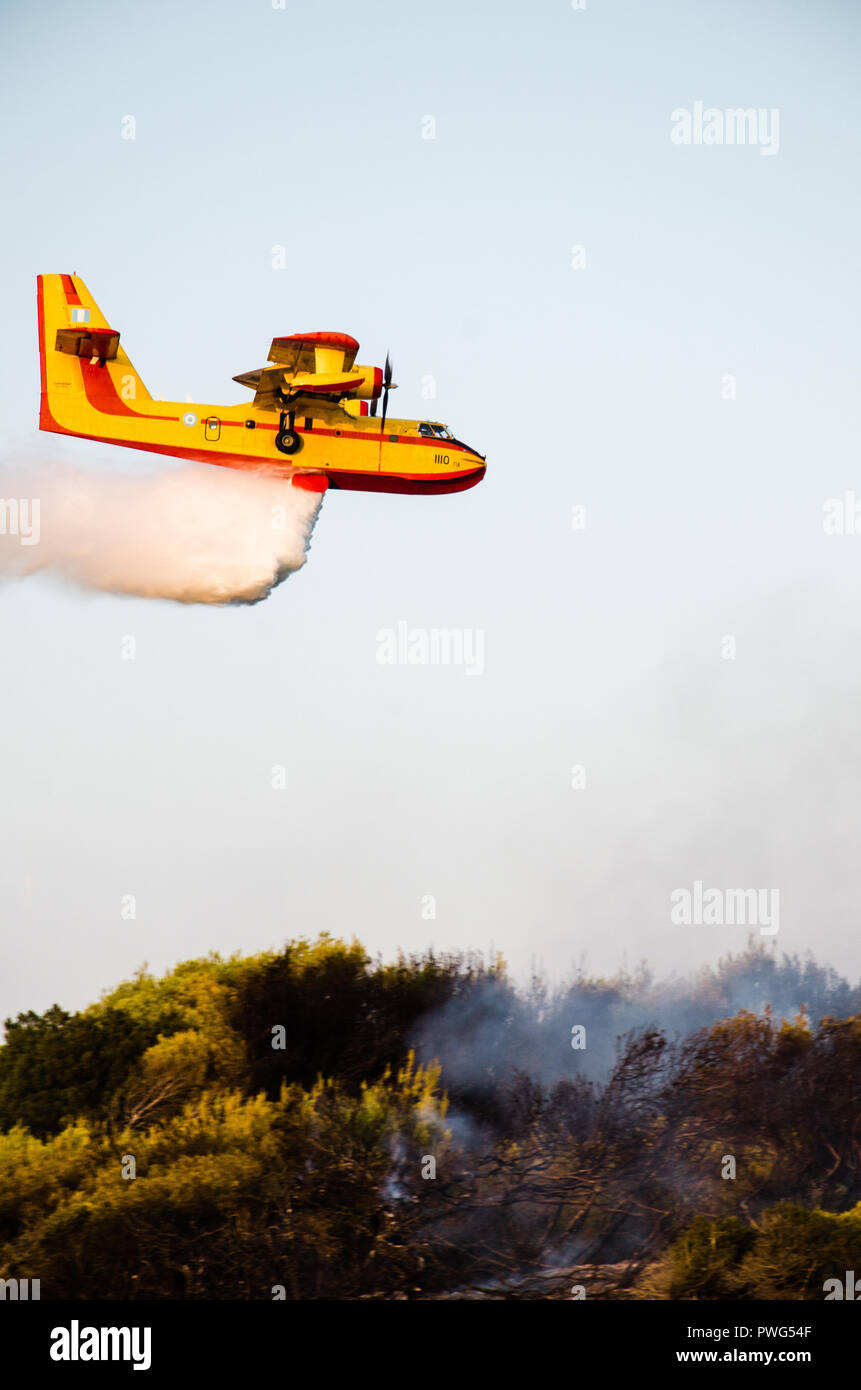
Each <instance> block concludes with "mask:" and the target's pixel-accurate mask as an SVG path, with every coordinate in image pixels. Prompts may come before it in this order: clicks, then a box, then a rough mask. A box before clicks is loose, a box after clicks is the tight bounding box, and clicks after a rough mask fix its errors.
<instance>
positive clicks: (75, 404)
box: [37, 275, 152, 435]
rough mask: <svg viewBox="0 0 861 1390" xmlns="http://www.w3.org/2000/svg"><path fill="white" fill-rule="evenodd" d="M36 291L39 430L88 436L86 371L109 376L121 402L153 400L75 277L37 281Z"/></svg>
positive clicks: (42, 277) (117, 338)
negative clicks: (93, 368) (91, 369)
mask: <svg viewBox="0 0 861 1390" xmlns="http://www.w3.org/2000/svg"><path fill="white" fill-rule="evenodd" d="M37 287H38V288H37V308H38V318H39V366H40V373H41V401H40V408H39V428H40V429H43V430H52V431H54V432H55V433H57V434H84V435H86V434H88V433H90V430H89V428H88V426H89V425H90V424H91V416H92V404H91V402H90V400H89V399H88V393H87V391H86V390H85V377H84V371H85V370H86V368H87V366H97V367H100V368H101V369H102V370H107V371H108V372H109V373H110V377H111V382H112V386H113V387H114V388H115V389H116V392H117V394H118V396H119V397H120V398H121V399H122V400H124V401H149V400H152V397H151V396H150V393H149V391H148V390H147V389H146V387H145V386H144V384H143V382H142V381H141V379H140V377H139V376H138V374H137V372H136V371H135V369H134V367H133V366H132V364H131V361H130V360H129V357H128V355H127V354H126V352H125V351H124V349H123V348H122V347H121V346H120V335H119V333H118V332H116V330H114V329H112V328H111V327H110V326H109V324H108V322H107V319H106V318H105V316H104V314H103V313H102V311H101V309H100V308H99V306H98V304H97V303H96V301H95V300H94V299H93V296H92V295H91V294H90V291H89V290H88V289H87V287H86V285H85V284H84V282H83V280H81V279H80V278H79V277H78V276H77V275H39V276H38V277H37ZM76 359H77V360H76ZM85 364H86V365H85ZM89 394H90V396H92V395H93V392H92V391H91V392H90V393H89Z"/></svg>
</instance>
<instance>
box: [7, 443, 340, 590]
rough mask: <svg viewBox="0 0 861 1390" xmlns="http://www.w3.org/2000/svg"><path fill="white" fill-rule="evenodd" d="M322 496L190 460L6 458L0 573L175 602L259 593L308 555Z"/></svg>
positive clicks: (268, 478) (287, 483)
mask: <svg viewBox="0 0 861 1390" xmlns="http://www.w3.org/2000/svg"><path fill="white" fill-rule="evenodd" d="M321 501H322V495H321V494H320V493H315V492H307V491H305V490H303V489H301V488H295V487H293V486H292V485H291V483H290V481H289V479H284V478H278V479H276V478H273V477H271V476H260V475H259V474H257V475H254V474H249V473H242V472H237V471H236V470H234V469H231V468H214V467H211V466H208V465H207V464H183V465H182V466H180V467H177V468H175V469H172V470H171V471H170V472H160V473H151V474H148V475H145V476H137V477H133V476H130V475H128V474H118V473H96V472H90V471H87V470H85V469H82V468H80V467H77V466H75V465H72V464H67V463H52V464H49V465H44V464H40V465H39V466H38V467H36V468H28V469H20V470H19V469H12V468H8V467H4V468H2V469H0V577H6V578H21V577H23V576H25V575H30V574H35V573H37V572H39V571H49V572H53V573H55V574H57V575H60V576H62V577H64V578H65V579H67V580H70V581H71V582H72V583H75V584H79V585H81V586H82V587H84V588H88V589H101V590H104V591H106V592H108V593H116V594H136V595H139V596H140V597H143V598H164V599H174V600H175V601H176V602H177V603H257V602H259V600H260V599H264V598H266V596H267V595H268V594H269V593H271V591H272V589H274V587H275V586H276V584H280V583H281V581H282V580H283V579H286V578H287V576H288V575H289V574H292V573H293V572H294V571H295V570H297V569H300V568H301V566H302V565H304V563H305V560H306V557H307V551H308V544H309V541H310V538H311V532H312V530H313V528H314V523H315V521H316V519H317V516H318V513H319V511H320V504H321Z"/></svg>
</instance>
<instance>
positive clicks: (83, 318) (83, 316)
mask: <svg viewBox="0 0 861 1390" xmlns="http://www.w3.org/2000/svg"><path fill="white" fill-rule="evenodd" d="M89 321H90V311H89V309H73V310H72V323H89Z"/></svg>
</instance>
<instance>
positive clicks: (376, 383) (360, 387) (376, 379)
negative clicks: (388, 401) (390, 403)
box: [350, 362, 383, 401]
mask: <svg viewBox="0 0 861 1390" xmlns="http://www.w3.org/2000/svg"><path fill="white" fill-rule="evenodd" d="M356 372H359V373H361V378H360V380H359V382H358V384H357V385H356V386H355V387H354V389H353V390H352V391H351V392H350V395H351V396H354V397H355V398H356V400H358V401H375V400H377V399H378V398H379V396H380V395H382V390H383V370H382V367H363V366H361V365H360V364H359V363H358V362H357V363H356V364H355V366H354V367H353V371H352V373H351V375H353V374H354V373H356Z"/></svg>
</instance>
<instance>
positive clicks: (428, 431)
mask: <svg viewBox="0 0 861 1390" xmlns="http://www.w3.org/2000/svg"><path fill="white" fill-rule="evenodd" d="M419 434H423V435H424V437H425V439H433V437H434V430H433V425H419Z"/></svg>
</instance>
